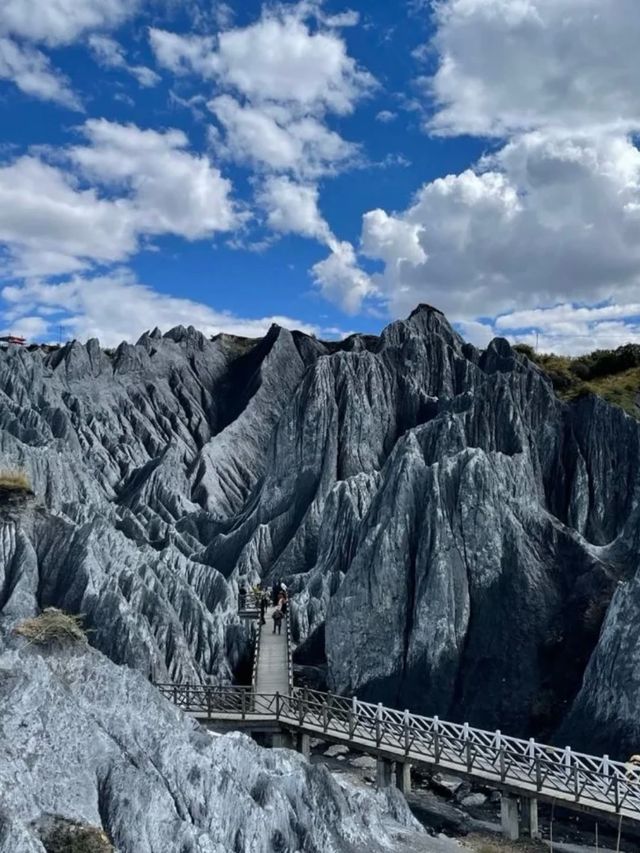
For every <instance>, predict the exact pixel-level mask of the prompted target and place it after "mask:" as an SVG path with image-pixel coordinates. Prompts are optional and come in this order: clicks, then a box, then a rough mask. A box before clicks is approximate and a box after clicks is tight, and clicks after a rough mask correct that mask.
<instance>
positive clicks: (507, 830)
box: [500, 794, 520, 841]
mask: <svg viewBox="0 0 640 853" xmlns="http://www.w3.org/2000/svg"><path fill="white" fill-rule="evenodd" d="M500 822H501V823H502V834H503V835H504V837H505V838H508V839H509V841H517V840H518V838H519V836H520V832H519V823H518V800H517V799H516V797H514V796H512V795H511V794H503V795H502V797H501V799H500Z"/></svg>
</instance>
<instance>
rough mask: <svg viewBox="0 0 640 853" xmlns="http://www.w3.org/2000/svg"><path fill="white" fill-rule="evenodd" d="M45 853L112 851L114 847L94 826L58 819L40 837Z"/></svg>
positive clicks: (109, 852) (98, 852)
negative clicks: (57, 821) (42, 836)
mask: <svg viewBox="0 0 640 853" xmlns="http://www.w3.org/2000/svg"><path fill="white" fill-rule="evenodd" d="M42 843H43V844H44V847H45V850H46V851H47V853H113V850H114V847H113V845H112V844H111V842H110V841H109V839H108V838H107V836H106V833H104V832H103V831H102V830H101V829H98V828H97V827H95V826H87V825H86V824H81V823H76V822H75V821H70V820H69V821H67V820H65V821H62V820H61V821H60V822H59V823H57V824H56V825H55V826H54V827H53V828H52V829H51V830H50V831H48V832H47V833H46V834H45V837H44V838H42Z"/></svg>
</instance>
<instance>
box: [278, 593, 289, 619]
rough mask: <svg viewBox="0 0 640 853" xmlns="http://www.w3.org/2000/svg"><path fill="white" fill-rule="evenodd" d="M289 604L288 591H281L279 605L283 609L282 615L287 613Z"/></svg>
mask: <svg viewBox="0 0 640 853" xmlns="http://www.w3.org/2000/svg"><path fill="white" fill-rule="evenodd" d="M288 604H289V599H288V598H287V593H286V592H281V593H280V595H279V596H278V607H279V608H280V610H282V615H283V616H286V615H287V606H288Z"/></svg>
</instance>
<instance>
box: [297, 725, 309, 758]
mask: <svg viewBox="0 0 640 853" xmlns="http://www.w3.org/2000/svg"><path fill="white" fill-rule="evenodd" d="M297 748H298V752H300V753H302V755H303V756H304V758H306V759H307V761H308V760H309V759H310V758H311V736H310V735H306V734H304V732H299V733H298V736H297Z"/></svg>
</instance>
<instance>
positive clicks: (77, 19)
mask: <svg viewBox="0 0 640 853" xmlns="http://www.w3.org/2000/svg"><path fill="white" fill-rule="evenodd" d="M137 6H138V0H46V2H43V0H2V2H1V3H0V79H5V80H11V81H12V82H13V83H15V85H16V86H17V87H18V88H19V89H20V90H21V91H22V92H24V93H25V94H27V95H32V96H34V97H37V98H41V99H44V100H50V101H54V102H56V103H58V104H61V105H62V106H65V107H69V108H70V109H74V110H81V109H82V107H81V105H80V100H79V98H78V97H77V95H75V94H74V93H73V92H72V91H71V89H70V88H69V83H68V80H67V79H66V78H65V76H64V75H63V74H61V73H60V72H59V71H57V70H56V69H54V68H53V67H52V66H51V63H50V61H49V59H48V57H47V56H46V55H45V54H44V53H43V52H42V51H41V50H38V49H36V47H35V45H40V46H42V45H44V46H46V47H59V46H61V45H67V44H71V43H72V42H74V41H75V40H76V39H78V38H79V37H80V36H82V35H83V34H84V33H86V32H90V31H94V30H98V29H106V28H110V27H114V26H117V25H118V24H120V23H122V21H124V20H125V19H126V18H127V17H129V16H130V15H132V14H133V13H134V12H135V11H136V9H137ZM130 70H131V72H132V73H133V74H134V75H135V76H137V77H138V79H139V80H140V82H141V84H142V85H151V83H150V81H151V79H152V78H151V75H152V74H153V72H152V71H151V70H150V69H145V68H143V67H142V66H139V67H136V68H134V69H130ZM143 80H144V81H145V82H142V81H143Z"/></svg>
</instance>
